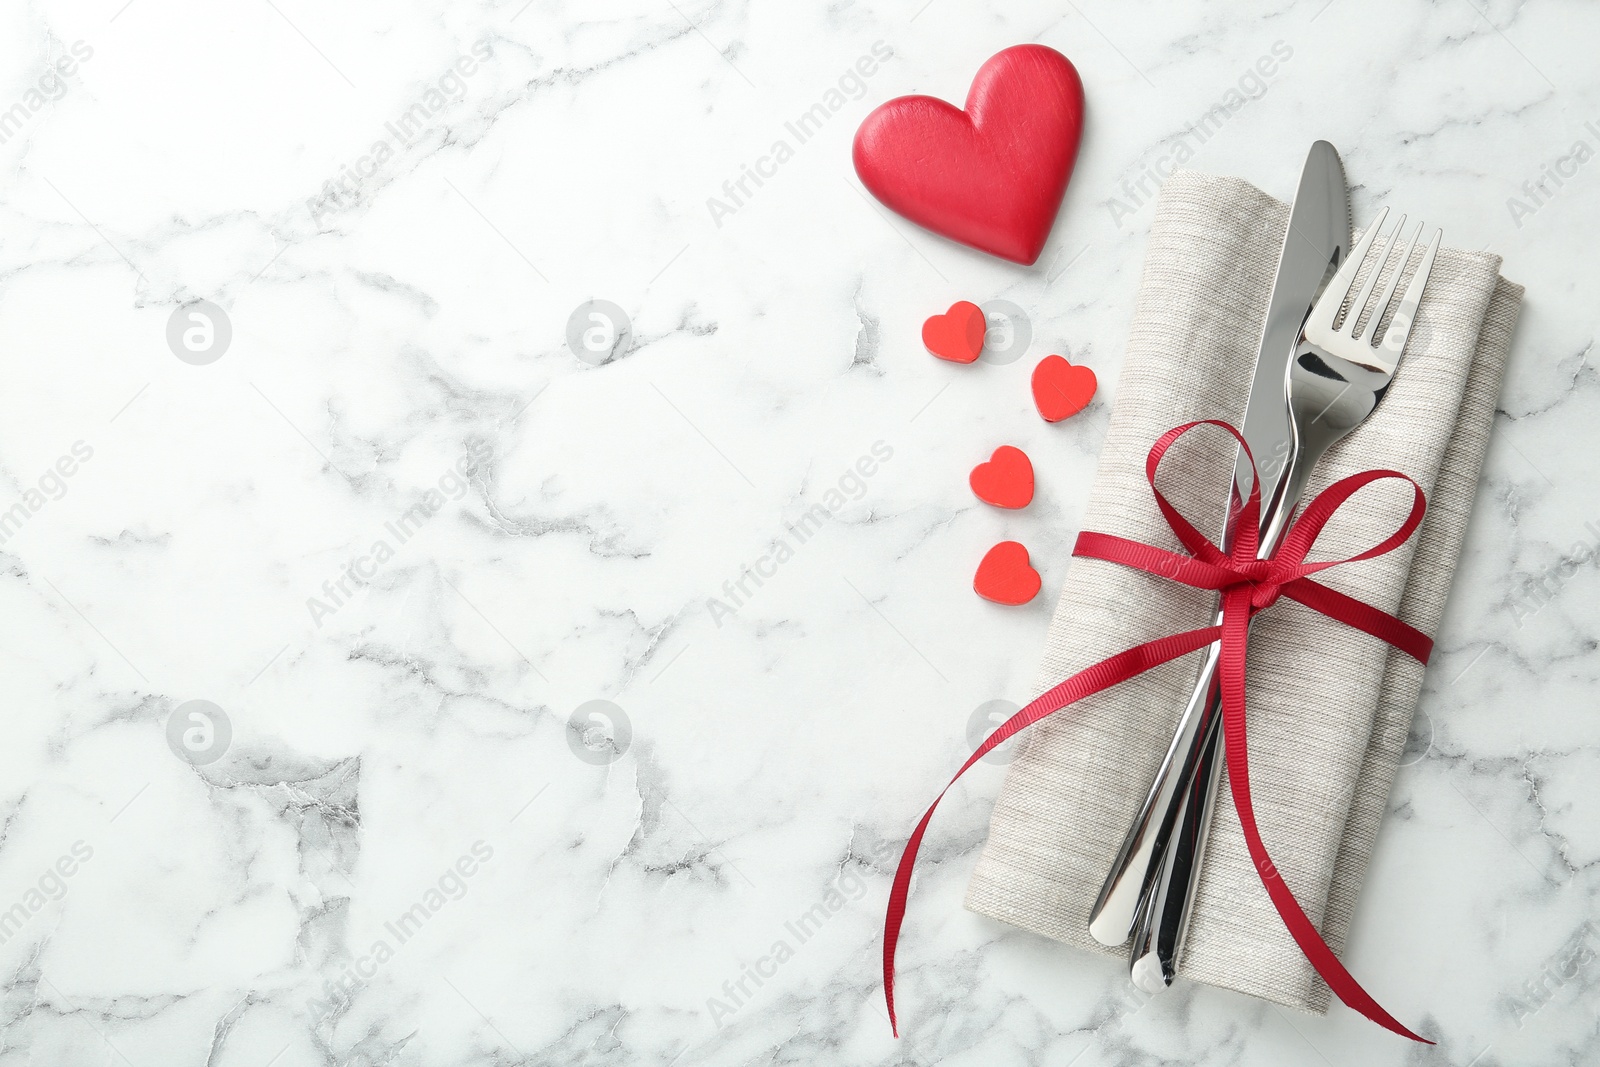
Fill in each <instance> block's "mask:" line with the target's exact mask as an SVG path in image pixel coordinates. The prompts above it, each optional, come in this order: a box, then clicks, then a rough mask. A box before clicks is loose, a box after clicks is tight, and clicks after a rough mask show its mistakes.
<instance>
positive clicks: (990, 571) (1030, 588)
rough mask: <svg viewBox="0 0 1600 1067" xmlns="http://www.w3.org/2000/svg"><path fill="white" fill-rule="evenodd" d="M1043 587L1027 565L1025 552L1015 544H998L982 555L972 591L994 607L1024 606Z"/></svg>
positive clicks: (1037, 576) (1030, 566) (1035, 573)
mask: <svg viewBox="0 0 1600 1067" xmlns="http://www.w3.org/2000/svg"><path fill="white" fill-rule="evenodd" d="M1043 584H1044V582H1043V580H1042V579H1041V578H1040V577H1039V572H1038V571H1036V570H1034V569H1033V565H1032V564H1031V563H1029V562H1028V550H1027V549H1026V548H1024V547H1022V545H1021V544H1019V543H1018V542H1016V541H1001V542H1000V543H999V544H998V545H995V546H994V547H993V548H991V549H990V550H989V551H988V552H986V553H984V557H983V562H982V563H979V564H978V573H977V576H976V577H974V578H973V579H972V591H973V592H975V593H977V594H978V595H979V596H981V597H983V599H985V600H992V601H994V602H995V603H996V604H1026V603H1027V602H1028V601H1030V600H1032V599H1033V598H1034V597H1036V596H1038V595H1039V587H1040V586H1041V585H1043Z"/></svg>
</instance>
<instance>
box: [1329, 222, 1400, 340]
mask: <svg viewBox="0 0 1600 1067" xmlns="http://www.w3.org/2000/svg"><path fill="white" fill-rule="evenodd" d="M1405 228H1406V217H1405V216H1404V215H1401V216H1400V221H1399V222H1397V223H1395V224H1394V229H1392V230H1390V231H1389V236H1388V237H1386V238H1384V241H1383V251H1382V252H1379V253H1378V258H1377V259H1375V260H1373V261H1372V269H1371V270H1369V271H1367V280H1366V282H1365V283H1363V284H1362V286H1361V295H1360V296H1358V297H1356V298H1355V299H1354V300H1352V301H1350V313H1349V314H1348V315H1346V316H1345V320H1344V330H1343V333H1344V335H1345V336H1346V337H1348V338H1350V339H1351V340H1355V339H1357V338H1359V337H1360V336H1361V333H1360V331H1358V330H1357V329H1356V327H1357V326H1359V325H1360V324H1361V312H1362V310H1363V309H1364V308H1366V306H1367V301H1368V300H1369V299H1371V298H1372V288H1373V286H1375V285H1377V284H1378V275H1380V274H1382V273H1383V268H1384V265H1385V264H1386V263H1388V262H1389V253H1390V252H1393V251H1394V246H1395V243H1396V242H1398V241H1399V240H1400V231H1401V230H1403V229H1405ZM1373 229H1377V227H1376V226H1374V227H1373ZM1377 322H1378V320H1377V319H1376V318H1375V317H1374V318H1371V319H1368V320H1367V329H1368V330H1371V329H1372V328H1373V327H1374V326H1376V325H1377Z"/></svg>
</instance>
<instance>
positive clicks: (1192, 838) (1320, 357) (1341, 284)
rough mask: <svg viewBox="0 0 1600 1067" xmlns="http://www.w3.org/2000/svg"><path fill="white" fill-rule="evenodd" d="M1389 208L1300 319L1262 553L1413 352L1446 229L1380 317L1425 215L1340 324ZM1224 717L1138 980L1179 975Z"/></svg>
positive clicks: (1186, 816) (1181, 819) (1191, 802)
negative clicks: (1283, 444) (1281, 465)
mask: <svg viewBox="0 0 1600 1067" xmlns="http://www.w3.org/2000/svg"><path fill="white" fill-rule="evenodd" d="M1387 217H1388V209H1384V210H1383V211H1382V212H1380V213H1379V215H1378V217H1377V219H1376V220H1374V222H1373V223H1372V225H1371V226H1369V227H1368V228H1367V231H1366V233H1365V234H1363V235H1362V238H1361V242H1360V243H1359V244H1358V245H1357V246H1356V247H1355V249H1354V250H1353V251H1352V253H1351V255H1350V258H1349V259H1347V260H1346V261H1345V262H1344V263H1343V264H1342V265H1341V266H1340V268H1339V272H1338V273H1337V274H1336V275H1334V278H1333V280H1332V281H1330V282H1329V283H1328V286H1327V288H1326V289H1325V290H1324V291H1323V294H1322V296H1321V298H1320V299H1319V300H1318V301H1317V303H1316V306H1315V307H1313V308H1312V309H1311V313H1310V315H1308V316H1307V318H1306V321H1305V324H1304V326H1302V327H1301V331H1300V340H1299V342H1298V344H1297V345H1296V348H1295V353H1294V358H1293V359H1291V360H1290V361H1289V369H1288V373H1287V375H1286V381H1285V383H1284V384H1285V392H1286V400H1287V403H1288V408H1289V423H1290V428H1291V431H1292V437H1291V443H1290V450H1289V454H1288V457H1287V462H1288V469H1287V471H1286V472H1285V475H1284V477H1283V478H1282V479H1281V480H1280V481H1279V482H1278V485H1277V487H1276V489H1275V490H1274V492H1273V495H1272V497H1271V499H1269V500H1267V501H1264V502H1263V504H1262V515H1261V524H1262V533H1261V541H1260V549H1259V551H1258V553H1257V555H1258V558H1261V559H1267V558H1270V557H1271V556H1272V554H1273V553H1274V552H1276V551H1277V548H1278V545H1279V543H1280V542H1281V541H1282V539H1283V536H1284V534H1285V533H1286V532H1287V530H1288V527H1289V520H1290V519H1291V518H1292V516H1293V514H1294V511H1295V507H1296V505H1297V504H1298V502H1299V499H1300V496H1301V494H1302V493H1303V492H1304V490H1305V487H1306V484H1307V482H1308V481H1309V480H1310V478H1311V474H1312V471H1313V470H1314V469H1315V467H1316V465H1317V462H1318V461H1319V460H1320V459H1321V458H1322V456H1323V454H1324V453H1325V452H1327V450H1328V449H1329V448H1330V447H1332V445H1333V444H1334V443H1335V442H1336V441H1338V440H1340V439H1341V438H1343V437H1344V436H1345V435H1346V434H1348V433H1349V432H1350V431H1351V430H1353V429H1355V428H1356V426H1358V425H1360V423H1361V422H1362V421H1363V420H1364V419H1365V418H1366V417H1367V416H1368V415H1370V414H1371V413H1372V411H1373V409H1374V408H1376V407H1377V405H1378V402H1379V401H1380V400H1382V399H1383V396H1384V393H1386V392H1387V391H1388V389H1389V385H1390V383H1391V382H1393V380H1394V373H1395V369H1396V368H1397V367H1398V366H1399V363H1400V358H1401V356H1402V355H1403V354H1404V352H1405V346H1406V342H1407V340H1409V338H1410V336H1411V327H1412V323H1413V321H1414V320H1415V317H1416V312H1417V305H1418V304H1419V303H1421V301H1422V294H1423V292H1424V290H1425V289H1426V288H1427V284H1428V276H1429V274H1430V273H1431V271H1432V269H1433V262H1434V258H1435V256H1436V255H1437V254H1438V251H1439V243H1440V240H1441V238H1442V236H1443V233H1442V231H1439V230H1436V231H1435V232H1434V235H1433V240H1432V241H1431V243H1430V244H1429V245H1428V248H1427V250H1426V251H1425V252H1424V253H1423V256H1422V260H1421V262H1420V263H1419V264H1418V266H1417V269H1416V271H1415V272H1414V273H1413V274H1412V276H1411V281H1410V283H1409V284H1408V285H1407V286H1406V291H1405V294H1404V296H1402V297H1401V299H1400V303H1399V305H1398V306H1397V307H1396V308H1395V312H1394V315H1393V317H1392V318H1391V319H1390V322H1389V327H1388V329H1387V330H1385V331H1384V334H1383V336H1382V337H1381V338H1379V337H1378V336H1377V329H1378V326H1379V325H1380V323H1381V322H1382V320H1383V317H1384V314H1385V312H1386V311H1387V310H1388V308H1389V305H1390V303H1391V302H1392V300H1393V299H1394V294H1395V290H1396V288H1397V287H1398V286H1399V283H1400V278H1401V275H1402V274H1403V273H1404V272H1405V269H1406V267H1407V265H1408V264H1409V263H1410V260H1411V256H1412V254H1413V253H1414V252H1415V250H1416V247H1417V242H1418V240H1419V238H1420V237H1421V236H1422V230H1423V224H1422V223H1420V222H1419V223H1418V224H1417V228H1416V230H1415V231H1413V232H1412V235H1411V240H1410V242H1409V243H1408V244H1407V245H1406V248H1405V251H1404V252H1403V253H1402V254H1401V256H1400V258H1399V259H1398V260H1397V261H1396V262H1395V264H1394V267H1393V269H1392V271H1391V272H1390V273H1389V276H1388V281H1387V282H1386V283H1385V285H1384V287H1383V290H1382V292H1381V294H1380V295H1379V297H1378V299H1377V301H1376V302H1375V303H1372V304H1371V306H1370V314H1365V315H1364V314H1363V312H1366V311H1368V308H1369V301H1370V300H1371V297H1372V293H1373V290H1374V288H1375V287H1376V285H1377V282H1378V280H1379V278H1380V277H1381V276H1382V275H1383V274H1384V270H1385V267H1386V266H1387V265H1388V263H1389V260H1390V258H1391V253H1393V251H1394V249H1395V247H1396V246H1397V244H1398V243H1399V238H1400V232H1401V230H1402V229H1403V228H1404V226H1405V222H1406V220H1405V217H1404V216H1401V218H1400V221H1399V222H1398V223H1397V224H1396V225H1395V227H1394V229H1393V230H1391V231H1389V235H1388V237H1387V238H1386V239H1385V241H1384V244H1383V250H1382V251H1381V252H1380V253H1379V254H1378V256H1377V259H1376V260H1375V262H1374V263H1373V265H1372V269H1371V270H1370V271H1369V273H1368V274H1367V278H1366V281H1365V282H1364V284H1363V285H1362V287H1361V290H1360V292H1359V293H1358V294H1357V295H1356V296H1355V298H1354V299H1353V300H1351V301H1350V306H1349V311H1348V312H1346V313H1345V316H1344V319H1343V320H1342V322H1341V324H1340V326H1339V328H1338V329H1335V328H1334V323H1335V322H1336V321H1339V313H1340V311H1341V309H1342V308H1343V307H1344V303H1345V298H1346V297H1347V296H1348V295H1349V294H1350V292H1351V291H1352V290H1353V289H1354V288H1355V279H1356V275H1357V274H1358V273H1359V271H1360V269H1361V266H1362V264H1363V263H1365V262H1366V260H1367V256H1368V253H1369V252H1370V251H1371V249H1372V246H1373V244H1374V242H1375V241H1376V239H1377V237H1378V235H1379V232H1380V230H1381V228H1382V226H1383V222H1384V220H1385V219H1386V218H1387ZM1260 458H1261V459H1265V458H1266V457H1260ZM1208 664H1209V665H1210V666H1211V667H1212V668H1213V670H1208V671H1206V672H1204V674H1203V676H1202V678H1201V679H1200V682H1199V686H1197V689H1200V688H1202V687H1203V689H1204V690H1205V691H1210V690H1211V689H1212V685H1213V678H1214V667H1215V657H1214V656H1213V657H1210V658H1209V659H1208ZM1201 699H1205V698H1201ZM1221 718H1222V716H1221V705H1220V702H1219V700H1218V698H1217V697H1216V695H1215V694H1214V693H1213V694H1212V696H1211V699H1210V700H1209V701H1207V720H1206V722H1205V723H1204V725H1202V727H1201V728H1200V731H1199V736H1200V752H1199V756H1198V758H1197V759H1196V760H1195V761H1194V764H1193V765H1194V770H1193V778H1192V780H1191V781H1190V782H1188V783H1185V784H1184V786H1183V795H1184V796H1185V797H1186V800H1185V802H1184V804H1183V807H1182V809H1181V811H1180V812H1179V814H1178V815H1177V821H1178V825H1177V826H1176V827H1170V828H1167V830H1168V832H1167V833H1166V834H1162V835H1160V836H1161V837H1164V838H1166V839H1167V840H1169V841H1170V842H1171V844H1170V846H1169V847H1168V848H1167V850H1166V857H1165V859H1164V862H1163V865H1162V869H1161V872H1160V874H1159V876H1158V877H1157V879H1156V881H1155V884H1154V885H1152V886H1151V887H1150V889H1149V890H1148V892H1147V894H1146V897H1145V899H1144V900H1143V902H1142V904H1141V907H1140V911H1139V915H1138V917H1137V922H1136V924H1135V929H1134V938H1133V948H1132V953H1131V961H1130V962H1131V964H1132V975H1133V980H1134V982H1135V983H1136V984H1137V985H1139V986H1140V987H1141V988H1143V989H1145V990H1147V991H1149V992H1155V991H1158V990H1160V989H1163V988H1165V987H1167V986H1169V985H1171V984H1172V979H1173V976H1174V974H1175V973H1176V971H1177V961H1178V955H1179V952H1180V951H1181V949H1182V943H1183V935H1184V931H1185V928H1186V927H1187V924H1188V917H1189V910H1190V905H1191V903H1192V902H1193V899H1194V890H1195V886H1196V884H1197V883H1198V881H1199V872H1200V866H1201V863H1202V861H1203V859H1204V855H1205V842H1206V837H1207V834H1208V832H1209V829H1210V822H1211V814H1212V809H1213V807H1214V805H1215V799H1216V778H1217V766H1218V764H1219V762H1220V761H1219V759H1218V737H1219V736H1220V730H1219V729H1218V723H1219V722H1220V720H1221ZM1173 831H1176V837H1175V838H1174V837H1172V836H1169V835H1171V834H1172V833H1173ZM1114 875H1115V872H1113V876H1114ZM1107 885H1108V887H1109V886H1110V885H1111V879H1108V880H1107ZM1102 895H1104V894H1102Z"/></svg>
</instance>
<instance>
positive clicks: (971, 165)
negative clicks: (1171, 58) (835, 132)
mask: <svg viewBox="0 0 1600 1067" xmlns="http://www.w3.org/2000/svg"><path fill="white" fill-rule="evenodd" d="M1082 135H1083V82H1082V81H1081V80H1080V79H1079V78H1078V72H1077V70H1076V69H1075V68H1074V67H1073V66H1072V64H1071V63H1070V62H1069V61H1068V60H1067V57H1066V56H1064V55H1062V54H1061V53H1060V52H1057V51H1056V50H1055V49H1053V48H1046V47H1045V46H1044V45H1041V44H1022V45H1017V46H1016V47H1014V48H1007V49H1006V50H1005V51H1003V52H1000V53H999V54H997V55H995V56H994V57H993V58H991V59H990V60H989V61H988V62H987V63H985V64H984V65H983V66H982V67H980V68H979V69H978V76H977V77H976V78H974V79H973V80H972V88H971V89H970V90H968V92H967V106H966V109H965V110H963V109H961V108H958V107H955V106H953V105H951V104H948V103H946V102H945V101H943V100H939V99H937V98H935V97H931V96H901V97H897V98H895V99H893V100H890V101H889V102H888V103H886V104H883V105H882V106H881V107H879V108H877V109H876V110H874V111H873V112H872V113H871V114H870V115H868V116H867V117H866V120H865V121H863V122H862V123H861V128H860V129H859V130H857V131H856V141H855V151H854V157H855V165H856V174H857V175H858V176H860V178H861V183H862V184H863V185H865V186H866V187H867V188H868V189H869V190H870V191H871V192H872V195H873V196H875V197H877V198H878V199H879V200H881V201H883V203H884V204H885V205H887V206H888V207H889V208H891V209H892V210H894V211H897V212H899V213H900V214H901V215H904V216H905V217H906V218H908V219H910V220H911V221H912V222H915V223H917V224H918V225H920V226H925V227H927V228H928V229H930V230H932V231H933V232H934V233H937V234H942V235H943V236H945V237H948V238H950V239H951V240H952V241H959V242H961V243H962V244H964V245H970V246H972V247H973V248H976V249H978V250H979V251H982V252H988V253H989V254H990V255H995V256H999V257H1000V258H1002V259H1009V260H1012V261H1013V262H1016V263H1024V264H1031V263H1033V262H1034V261H1035V260H1037V259H1038V258H1039V253H1040V252H1041V251H1043V250H1044V243H1045V239H1046V238H1048V237H1049V236H1050V227H1051V225H1052V224H1054V222H1055V218H1056V212H1057V211H1059V210H1060V208H1061V198H1062V197H1063V196H1065V195H1066V192H1067V180H1068V179H1069V178H1071V177H1072V165H1073V163H1075V162H1076V161H1077V158H1078V141H1079V138H1080V137H1081V136H1082Z"/></svg>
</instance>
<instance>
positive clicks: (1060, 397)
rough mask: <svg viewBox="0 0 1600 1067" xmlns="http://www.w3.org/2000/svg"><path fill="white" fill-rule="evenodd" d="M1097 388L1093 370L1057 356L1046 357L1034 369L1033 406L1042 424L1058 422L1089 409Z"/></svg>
mask: <svg viewBox="0 0 1600 1067" xmlns="http://www.w3.org/2000/svg"><path fill="white" fill-rule="evenodd" d="M1098 386H1099V382H1097V381H1096V380H1095V376H1094V371H1092V370H1090V369H1089V368H1088V367H1076V366H1073V365H1072V364H1071V363H1068V362H1067V361H1066V360H1065V359H1063V358H1062V357H1060V356H1045V357H1044V358H1043V359H1041V360H1040V361H1039V365H1038V366H1037V367H1035V368H1033V405H1034V407H1036V408H1038V409H1039V414H1040V415H1042V416H1043V417H1044V421H1045V422H1060V421H1061V420H1062V419H1065V418H1070V417H1071V416H1073V415H1076V414H1077V413H1078V412H1080V411H1082V410H1083V409H1084V408H1086V407H1088V406H1089V401H1091V400H1093V399H1094V391H1095V389H1096V388H1097V387H1098Z"/></svg>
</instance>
